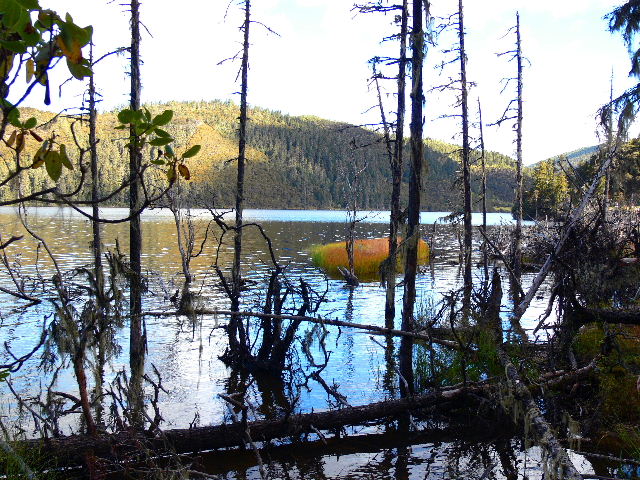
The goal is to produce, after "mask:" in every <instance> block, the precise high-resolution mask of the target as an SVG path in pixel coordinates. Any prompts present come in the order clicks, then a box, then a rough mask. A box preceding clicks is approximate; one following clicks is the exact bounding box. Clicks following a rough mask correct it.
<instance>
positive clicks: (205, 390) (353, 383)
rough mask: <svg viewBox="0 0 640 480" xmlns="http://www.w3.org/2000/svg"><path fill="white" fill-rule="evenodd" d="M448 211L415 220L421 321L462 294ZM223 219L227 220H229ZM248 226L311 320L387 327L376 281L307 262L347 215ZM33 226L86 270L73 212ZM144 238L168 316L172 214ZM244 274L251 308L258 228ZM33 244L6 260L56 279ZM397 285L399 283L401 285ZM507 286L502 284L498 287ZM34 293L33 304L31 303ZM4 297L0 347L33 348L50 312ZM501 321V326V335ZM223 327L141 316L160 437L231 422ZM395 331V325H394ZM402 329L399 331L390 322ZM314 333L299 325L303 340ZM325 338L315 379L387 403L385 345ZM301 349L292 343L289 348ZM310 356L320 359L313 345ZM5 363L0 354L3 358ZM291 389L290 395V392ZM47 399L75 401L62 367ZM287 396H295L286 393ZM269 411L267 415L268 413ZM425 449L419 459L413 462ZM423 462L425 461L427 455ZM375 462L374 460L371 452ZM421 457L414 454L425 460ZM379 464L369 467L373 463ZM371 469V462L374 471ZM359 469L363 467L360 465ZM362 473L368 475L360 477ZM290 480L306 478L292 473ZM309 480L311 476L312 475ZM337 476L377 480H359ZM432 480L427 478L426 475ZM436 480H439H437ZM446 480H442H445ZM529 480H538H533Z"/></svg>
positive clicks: (156, 220)
mask: <svg viewBox="0 0 640 480" xmlns="http://www.w3.org/2000/svg"><path fill="white" fill-rule="evenodd" d="M193 214H194V215H195V219H196V225H197V227H198V229H199V232H200V235H202V233H203V232H204V229H205V228H206V225H207V224H208V222H209V219H210V216H209V214H208V212H204V211H195V212H193ZM102 215H103V217H104V218H107V219H111V220H113V219H117V218H122V217H125V216H126V210H124V209H103V210H102ZM445 215H446V214H445V213H437V212H436V213H433V212H432V213H423V214H422V218H421V223H422V224H423V236H424V237H425V238H427V240H428V242H429V243H430V244H431V245H432V249H433V254H434V257H433V262H432V265H430V266H426V267H425V268H423V269H422V270H421V272H420V274H419V276H418V279H417V291H418V303H419V306H418V311H421V310H422V311H424V312H427V311H428V310H429V309H430V308H433V307H432V305H434V304H435V303H436V302H437V301H438V300H439V299H440V298H441V296H442V294H446V293H448V292H450V291H452V290H455V289H458V288H460V287H461V282H462V271H461V268H460V266H459V264H458V255H459V246H458V245H459V244H458V238H457V236H456V234H455V232H454V227H452V226H451V225H448V224H444V223H442V220H441V218H442V217H443V216H445ZM360 217H361V219H362V220H361V221H360V222H359V223H358V225H357V236H358V238H375V237H381V236H384V235H386V234H387V232H388V213H387V212H368V213H363V214H361V215H360ZM229 218H230V217H229ZM244 218H245V221H246V222H257V223H259V224H260V225H262V227H263V228H264V231H265V233H266V234H267V235H268V236H269V238H271V240H272V243H273V247H274V250H275V254H276V256H277V258H278V261H279V262H280V263H281V264H283V265H287V269H286V272H287V276H288V278H289V279H290V280H291V281H292V282H298V281H299V280H298V279H299V278H303V279H304V280H305V281H306V282H307V283H309V284H310V285H311V286H312V287H313V288H314V289H316V290H318V291H325V290H326V291H327V294H326V300H327V301H326V302H325V303H324V304H322V306H321V307H320V310H319V312H318V314H320V315H322V316H326V317H330V318H337V319H341V320H348V321H352V322H357V323H364V324H374V325H380V326H383V325H384V302H385V292H384V289H383V288H381V287H380V285H379V284H378V283H363V284H361V285H360V286H359V287H358V288H356V289H349V288H346V287H345V285H344V282H343V281H340V280H335V279H329V278H326V277H325V275H323V273H322V272H321V271H319V270H318V269H317V268H315V267H314V266H313V264H312V262H311V258H310V252H309V249H310V247H311V246H312V245H316V244H322V243H328V242H333V241H338V240H343V239H344V234H345V213H344V212H340V211H291V210H247V211H245V214H244ZM27 220H28V223H29V225H30V226H31V227H32V228H33V230H34V231H36V232H37V233H38V235H40V236H41V237H42V238H43V239H44V240H45V241H46V243H47V245H48V247H49V249H50V250H51V251H52V252H53V253H54V256H55V258H56V261H57V262H58V264H59V267H60V268H61V269H62V270H65V271H70V270H73V269H74V268H77V267H81V266H85V265H90V263H91V251H90V241H91V224H90V223H89V221H88V220H87V219H86V218H85V217H83V216H82V215H80V214H79V213H77V212H74V211H72V210H70V209H57V208H38V209H35V208H34V209H30V210H29V212H28V215H27ZM473 220H474V224H475V225H478V224H480V223H481V221H482V220H481V216H480V215H475V214H474V217H473ZM488 222H489V224H490V225H492V226H493V227H492V228H495V227H496V226H499V225H505V224H509V223H511V218H510V215H506V214H489V215H488ZM142 228H143V269H144V270H145V271H147V272H148V278H149V293H148V294H147V295H146V296H145V299H144V309H145V310H146V311H159V310H170V309H171V308H172V305H171V303H170V301H169V297H171V295H173V293H174V292H175V291H176V290H177V289H178V288H179V287H180V286H181V284H182V279H181V267H180V261H179V258H180V257H179V253H178V249H177V243H176V241H177V240H176V228H175V224H174V221H173V217H172V215H171V214H170V212H167V211H163V210H155V211H149V212H147V213H145V214H144V215H143V216H142ZM0 232H1V233H2V240H3V241H6V239H7V238H9V237H10V236H11V235H14V234H15V235H25V232H24V229H23V228H22V226H21V225H20V223H19V221H18V220H17V218H16V215H15V212H14V210H12V209H0ZM244 232H245V233H244V244H243V245H244V255H243V275H244V276H245V278H247V279H249V280H250V281H252V282H255V287H254V288H253V289H252V290H251V291H249V292H247V293H246V294H245V296H244V298H243V308H244V309H247V310H248V309H251V308H258V306H259V305H260V301H261V298H262V295H263V291H264V290H263V288H264V284H265V281H266V279H267V276H268V272H269V268H270V266H271V264H270V259H269V252H268V248H267V244H266V242H265V241H264V239H263V238H262V236H261V235H260V234H259V231H258V230H257V229H256V228H251V227H249V228H247V229H245V231H244ZM474 236H475V244H474V255H475V260H474V261H475V263H478V261H479V252H478V251H479V242H480V239H479V235H478V234H477V232H476V233H475V234H474ZM218 238H219V229H217V227H216V226H215V225H214V226H213V227H212V229H211V231H210V235H209V241H208V242H207V244H206V245H205V247H204V251H203V253H202V255H201V256H199V257H198V258H196V259H194V261H193V265H192V269H193V272H194V273H195V278H196V281H195V283H196V285H197V286H198V291H199V293H200V294H201V295H202V297H203V299H204V303H205V305H206V306H207V307H209V308H220V309H224V308H228V301H227V299H226V297H225V294H224V293H223V292H222V290H221V289H220V288H219V281H218V278H217V277H216V275H215V274H214V273H213V268H212V265H213V264H214V262H215V258H216V249H217V239H218ZM116 242H117V244H118V245H119V248H120V249H121V251H122V252H124V253H126V252H127V250H128V226H127V224H106V225H105V226H104V229H103V243H104V247H105V250H113V249H114V248H115V246H116ZM231 243H232V242H231V236H230V235H229V238H228V239H227V241H225V243H224V244H223V245H222V247H221V248H220V250H219V252H218V264H219V265H220V266H221V268H222V270H223V271H224V272H225V273H226V274H229V273H230V265H231V259H232V247H231ZM37 244H38V242H36V241H35V240H33V239H32V238H30V237H29V236H28V235H25V238H23V239H22V240H20V241H19V242H16V243H14V244H13V245H11V246H10V247H9V248H8V249H7V251H6V253H7V258H8V261H9V262H10V264H11V265H13V266H15V267H17V268H18V269H19V270H20V271H21V272H22V273H23V274H24V275H25V276H26V275H29V276H37V275H41V276H42V277H44V278H50V277H51V276H52V275H53V273H54V270H53V267H52V264H51V261H50V260H49V259H48V258H47V255H46V253H45V251H44V249H43V248H42V247H41V246H40V247H38V246H37ZM481 276H482V270H481V268H480V267H478V268H477V270H476V271H475V272H474V278H475V279H476V280H477V281H478V283H479V281H480V278H481ZM532 277H533V274H525V275H524V277H523V287H524V288H525V290H526V288H527V286H528V285H529V284H530V282H531V280H532ZM398 280H401V278H400V277H399V278H398ZM0 282H1V283H0V285H2V286H5V287H6V288H11V279H10V278H9V277H8V275H7V273H6V271H5V270H3V271H2V274H0ZM505 282H508V280H507V279H506V278H505ZM507 287H508V284H507V283H505V288H504V292H505V293H504V295H505V297H504V299H503V305H505V306H509V305H511V303H512V302H511V300H510V298H509V293H508V292H509V288H507ZM545 288H546V286H543V289H542V291H541V295H539V296H538V297H537V298H536V299H535V300H534V302H533V304H532V306H531V308H530V309H529V310H528V312H527V314H526V316H525V317H524V319H523V321H522V325H523V326H524V328H526V329H532V328H533V327H534V326H535V325H536V324H537V320H538V317H539V316H540V315H541V314H542V312H543V311H544V310H545V308H546V297H547V295H545V293H546V290H545ZM37 294H38V292H37V289H36V291H35V292H34V295H37ZM1 295H2V297H1V298H2V303H1V304H0V305H1V307H0V309H1V313H2V322H3V324H2V328H0V340H1V341H2V342H3V343H5V342H6V345H7V346H8V348H10V349H11V351H12V352H13V354H15V355H21V354H24V353H26V352H28V351H29V350H30V349H31V348H32V347H33V345H34V344H35V343H36V342H37V339H38V338H39V335H40V332H41V330H42V328H43V324H46V323H47V322H48V321H49V316H48V315H49V314H50V312H51V303H50V302H44V303H43V304H41V305H40V306H38V307H36V308H30V309H27V310H25V311H23V312H21V311H20V310H19V309H18V310H17V312H18V313H16V311H15V310H14V309H16V308H18V307H19V306H20V305H21V304H23V303H24V302H22V301H17V300H16V299H15V298H12V297H10V296H7V295H5V294H1ZM397 297H398V298H397V301H398V305H397V312H398V315H399V312H400V311H401V300H402V299H401V297H402V295H401V290H400V291H399V294H398V295H397ZM506 318H507V317H506V312H505V325H508V321H507V320H506ZM225 321H226V319H225V318H223V317H221V318H214V317H211V316H205V317H202V318H199V319H198V321H197V322H195V323H194V322H192V321H191V320H189V319H187V318H184V317H176V316H166V317H152V316H149V317H146V329H147V335H148V355H147V358H146V361H147V371H150V370H151V365H152V364H153V365H154V366H155V367H157V369H158V371H159V372H160V373H161V376H162V382H163V385H164V386H165V388H166V389H167V391H168V393H166V394H162V395H161V402H160V406H161V408H162V414H163V417H164V419H165V424H164V428H172V427H185V426H188V425H189V424H191V423H192V422H193V424H200V425H208V424H217V423H220V422H222V421H225V420H228V418H229V410H228V408H227V406H226V405H225V403H224V402H223V401H222V400H221V399H220V398H218V394H220V393H226V392H228V391H229V388H230V387H229V384H230V380H229V374H230V372H229V370H228V369H227V367H226V366H225V365H224V364H223V363H222V362H221V361H220V360H219V358H218V357H219V356H220V355H221V354H222V353H223V352H224V350H225V347H226V345H227V342H226V336H225V335H224V332H223V330H222V329H220V328H216V327H218V326H219V325H220V324H224V323H225ZM397 321H398V320H397ZM398 322H399V321H398ZM311 327H312V325H310V324H303V325H302V327H301V331H300V336H302V335H303V334H304V332H305V331H306V330H308V329H311ZM329 332H330V333H329V336H328V337H327V339H326V344H327V348H328V350H330V352H331V357H330V362H329V365H328V366H327V368H326V369H325V370H324V371H323V372H322V376H323V378H324V379H325V380H326V381H327V383H329V384H332V383H333V382H335V383H336V384H337V385H339V391H340V393H341V394H342V395H344V396H345V397H346V398H347V399H348V401H349V403H350V404H352V405H360V404H365V403H369V402H373V401H378V400H382V399H384V398H388V397H389V396H391V395H393V388H391V389H390V388H389V385H388V384H386V388H385V385H383V384H384V383H385V382H384V379H385V374H386V378H389V376H390V374H391V376H393V372H390V371H389V370H388V368H390V367H389V366H388V365H387V364H386V362H385V351H384V349H383V347H382V344H383V343H384V337H378V338H372V337H371V334H370V333H367V332H364V331H358V330H352V329H347V328H342V329H338V328H334V327H329ZM118 340H119V344H120V346H121V348H122V351H121V353H120V354H119V355H117V356H116V357H114V358H113V359H112V360H111V361H110V364H109V367H108V372H107V381H108V380H109V379H111V378H113V375H114V372H117V371H119V370H122V369H127V368H128V331H127V328H123V329H122V330H121V332H120V334H119V337H118ZM297 345H299V343H298V344H297ZM312 353H314V355H317V357H316V359H317V360H320V352H319V349H317V344H315V345H314V348H312ZM5 356H6V354H5ZM294 357H295V358H294V362H293V364H294V365H296V368H297V369H298V370H297V371H295V372H292V375H291V377H292V378H293V379H294V382H293V383H294V384H295V383H296V382H298V383H301V382H302V379H303V378H304V376H303V375H304V373H308V372H310V371H311V370H312V367H311V366H310V365H309V362H308V361H307V359H306V358H305V356H304V355H303V354H302V353H301V352H300V351H297V353H296V354H295V355H294ZM51 378H52V377H51V375H50V374H49V375H43V374H42V372H41V370H40V368H39V362H38V359H37V358H35V359H33V360H31V361H30V362H28V363H27V364H26V365H25V366H24V367H23V368H22V369H21V370H20V371H19V372H18V373H16V374H15V375H12V382H13V384H14V385H15V386H16V387H17V388H18V389H19V390H20V391H21V392H22V393H23V394H31V395H33V394H36V393H37V392H38V391H40V389H44V388H46V386H47V385H48V384H49V382H51ZM308 386H309V389H307V388H295V387H294V388H293V389H294V390H295V392H293V393H294V394H299V401H298V404H297V410H299V411H303V412H307V411H311V410H312V409H313V410H315V411H318V410H323V409H327V408H329V404H328V397H327V394H326V392H325V391H324V390H323V389H322V388H320V387H319V385H317V384H315V383H314V382H313V381H310V382H309V383H308ZM264 388H266V387H264V386H262V385H254V386H253V387H252V388H251V390H250V392H251V394H252V395H253V396H254V402H255V403H254V404H255V405H256V406H261V405H262V408H260V409H259V410H260V411H262V412H264V411H269V410H271V411H273V409H274V408H276V409H277V404H278V402H277V401H276V402H272V405H266V404H265V403H266V398H264V397H263V396H262V394H261V392H260V390H261V389H264ZM287 388H289V387H287ZM0 389H2V392H3V398H4V406H3V408H4V411H5V414H7V415H9V418H11V411H12V410H14V409H15V408H16V406H15V402H14V401H13V400H12V399H11V397H10V395H9V394H8V393H7V391H6V388H5V386H4V385H2V386H0ZM55 390H61V391H67V392H72V393H75V392H76V391H77V387H76V386H75V379H74V378H73V375H72V372H71V371H70V369H66V370H63V371H61V372H60V373H59V375H58V376H57V379H56V381H55ZM285 393H291V392H289V391H285ZM274 404H275V405H274ZM66 428H67V429H68V431H71V430H72V429H75V428H77V423H75V422H70V423H69V424H68V425H67V426H66ZM421 451H423V450H418V451H417V452H421ZM428 454H429V452H427V451H426V450H425V451H424V455H428ZM371 455H373V456H374V457H375V455H377V454H371ZM421 455H422V454H421ZM376 458H377V457H376ZM345 461H348V462H351V463H354V468H355V469H356V470H358V468H359V467H357V465H361V464H362V465H368V464H369V463H371V461H373V460H371V458H369V457H368V456H366V455H365V456H361V455H355V456H354V455H351V456H347V457H344V458H341V459H340V466H334V467H332V466H331V465H332V462H333V460H331V458H330V457H328V458H327V459H326V460H324V461H323V462H324V464H325V466H326V469H328V470H336V469H337V472H338V473H335V474H331V475H328V476H327V478H342V477H340V475H339V470H340V469H342V468H344V465H345V464H344V462H345ZM374 463H375V462H374ZM363 468H364V467H363ZM363 475H364V474H363ZM292 478H305V477H304V476H301V475H297V476H296V475H293V476H292ZM314 478H315V477H314ZM344 478H374V477H367V476H366V475H365V476H362V475H355V476H353V477H344ZM430 478H431V477H430ZM432 478H440V477H437V476H434V477H432ZM442 478H444V477H442ZM533 478H535V475H534V476H533Z"/></svg>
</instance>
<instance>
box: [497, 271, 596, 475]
mask: <svg viewBox="0 0 640 480" xmlns="http://www.w3.org/2000/svg"><path fill="white" fill-rule="evenodd" d="M501 298H502V286H501V284H500V275H499V274H498V272H497V270H494V272H493V279H492V285H491V295H490V302H491V304H492V305H493V306H491V307H490V308H489V310H488V314H490V315H492V318H490V321H492V322H493V324H494V326H495V338H496V352H497V354H498V358H499V359H500V363H502V366H503V367H504V370H505V372H504V373H505V377H506V384H507V387H508V389H509V392H510V394H511V395H512V396H513V398H514V400H515V401H516V402H520V403H521V405H522V410H523V411H524V412H525V415H524V423H525V430H526V429H527V427H529V429H530V431H531V432H532V433H533V435H534V438H535V441H536V443H537V444H538V445H539V446H540V447H541V448H542V449H543V451H544V453H545V455H546V460H547V462H548V463H547V467H548V468H550V469H551V470H552V471H551V472H550V474H551V478H561V479H563V480H582V479H583V477H582V476H581V475H580V473H579V472H578V471H577V470H576V468H575V466H574V465H573V463H572V462H571V460H570V459H569V455H568V454H567V451H566V450H565V449H564V447H562V445H561V444H560V442H559V441H558V439H557V438H556V436H555V434H554V433H553V430H552V428H551V426H550V425H549V423H548V422H547V421H546V420H545V418H544V417H543V416H542V412H541V411H540V409H539V408H538V405H537V404H536V402H535V400H534V399H533V396H532V395H531V391H530V390H529V388H528V387H527V385H526V383H525V382H524V381H523V380H522V378H521V377H520V374H519V373H518V370H517V369H516V367H515V366H514V365H513V363H512V362H511V359H510V358H509V355H507V353H506V351H505V349H504V345H503V338H502V335H503V333H502V324H501V321H500V316H499V314H498V312H499V307H500V303H499V302H500V300H499V299H501ZM507 407H508V406H507V405H505V408H507ZM527 424H528V425H527Z"/></svg>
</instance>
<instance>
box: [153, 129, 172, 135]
mask: <svg viewBox="0 0 640 480" xmlns="http://www.w3.org/2000/svg"><path fill="white" fill-rule="evenodd" d="M153 132H154V133H155V134H156V135H158V136H159V137H170V136H171V135H170V134H169V132H167V131H166V130H163V129H161V128H155V129H154V130H153Z"/></svg>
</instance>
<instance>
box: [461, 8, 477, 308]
mask: <svg viewBox="0 0 640 480" xmlns="http://www.w3.org/2000/svg"><path fill="white" fill-rule="evenodd" d="M458 41H459V43H460V89H461V93H460V105H461V107H462V185H463V201H464V206H463V208H464V297H463V309H464V310H465V312H468V310H469V308H470V303H471V288H472V286H473V278H472V271H471V241H472V231H471V228H472V227H471V169H470V158H469V157H470V155H469V154H470V148H469V106H468V92H467V56H466V51H465V47H464V14H463V10H462V0H458Z"/></svg>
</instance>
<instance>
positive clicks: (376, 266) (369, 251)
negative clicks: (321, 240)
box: [311, 238, 429, 280]
mask: <svg viewBox="0 0 640 480" xmlns="http://www.w3.org/2000/svg"><path fill="white" fill-rule="evenodd" d="M399 241H400V239H399ZM353 255H354V263H355V265H354V266H355V274H356V276H357V277H358V278H360V279H361V280H362V279H376V278H377V277H378V275H379V270H380V265H381V264H382V262H383V261H384V260H386V259H387V257H388V256H389V239H388V238H367V239H359V240H356V241H355V242H354V245H353ZM400 257H401V256H399V257H398V269H399V270H402V268H403V266H404V262H403V259H402V258H400ZM311 259H312V260H313V264H314V265H315V266H316V267H318V268H321V269H322V270H324V271H325V272H326V273H327V275H329V276H332V277H337V278H341V275H340V272H339V270H338V267H344V268H348V266H349V260H348V258H347V249H346V242H334V243H329V244H326V245H316V246H314V247H312V248H311ZM428 261H429V245H427V242H425V241H424V240H422V239H420V240H419V243H418V264H420V265H422V264H425V263H427V262H428Z"/></svg>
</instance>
